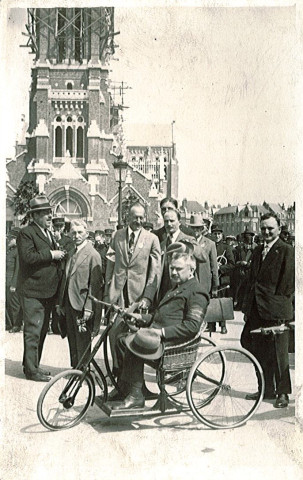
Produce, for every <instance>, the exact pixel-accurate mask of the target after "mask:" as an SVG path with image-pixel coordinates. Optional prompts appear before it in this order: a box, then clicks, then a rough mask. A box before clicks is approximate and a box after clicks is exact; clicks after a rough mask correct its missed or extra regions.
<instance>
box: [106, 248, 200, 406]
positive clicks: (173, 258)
mask: <svg viewBox="0 0 303 480" xmlns="http://www.w3.org/2000/svg"><path fill="white" fill-rule="evenodd" d="M167 254H169V274H170V278H171V280H172V283H173V285H174V287H173V288H172V289H171V290H169V291H168V292H167V293H166V295H165V296H164V297H163V299H162V300H161V301H160V303H159V305H158V308H157V310H156V311H155V313H154V315H153V317H151V315H148V314H145V315H144V314H133V315H134V316H135V317H136V319H137V325H138V324H139V325H145V326H146V325H149V327H148V328H141V329H140V330H138V331H137V332H136V333H130V334H128V335H127V336H123V337H121V338H119V339H117V342H116V349H117V350H118V351H119V355H118V357H119V358H120V359H121V362H122V365H121V371H122V373H121V374H120V375H119V378H118V385H119V389H120V393H119V392H117V391H116V390H114V391H112V392H111V394H110V396H109V399H110V400H123V402H122V403H121V404H118V405H117V406H115V407H113V408H114V409H128V408H129V409H131V408H141V407H144V404H145V397H144V389H143V386H144V374H143V372H144V363H149V364H150V365H152V366H154V367H155V368H157V365H158V364H159V359H160V357H161V356H162V355H163V352H164V348H165V346H171V345H177V344H181V343H184V342H186V341H188V340H190V339H191V338H194V337H195V336H196V335H197V333H198V332H199V330H200V329H201V325H202V322H203V319H204V315H205V312H206V309H207V306H208V302H209V296H208V293H207V292H206V291H205V290H204V288H203V286H202V285H201V284H200V283H199V282H198V281H197V280H196V278H195V277H194V273H195V268H196V261H195V258H194V256H193V246H192V245H191V244H189V243H186V244H184V243H181V242H180V243H179V242H178V243H174V244H172V245H170V246H169V250H168V251H167ZM117 353H118V352H117ZM151 362H152V363H151ZM142 389H143V391H142Z"/></svg>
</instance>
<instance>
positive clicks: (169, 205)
mask: <svg viewBox="0 0 303 480" xmlns="http://www.w3.org/2000/svg"><path fill="white" fill-rule="evenodd" d="M160 210H161V215H162V217H163V219H164V215H165V213H166V212H170V211H171V210H176V211H178V202H177V200H176V199H175V198H173V197H165V198H163V199H162V200H161V202H160ZM180 231H181V232H182V233H184V234H185V235H188V236H191V237H193V236H194V232H193V230H191V228H189V227H187V226H186V225H183V224H182V223H181V222H180ZM153 233H154V234H155V235H156V236H157V237H158V238H159V241H160V243H161V242H163V240H166V235H167V231H166V228H165V225H163V227H161V228H159V229H158V230H153Z"/></svg>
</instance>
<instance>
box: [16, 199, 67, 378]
mask: <svg viewBox="0 0 303 480" xmlns="http://www.w3.org/2000/svg"><path fill="white" fill-rule="evenodd" d="M29 204H30V210H29V213H31V215H32V219H33V222H32V223H31V224H30V225H28V226H27V227H24V228H22V229H21V230H20V232H19V234H18V237H17V248H18V254H19V266H20V268H19V273H18V280H17V290H18V292H19V294H20V299H21V306H22V310H23V321H24V330H23V335H24V356H23V371H24V374H25V376H26V378H27V379H28V380H34V381H36V382H48V381H49V380H50V377H49V372H46V371H45V370H42V369H41V368H40V367H39V363H40V359H41V354H42V349H43V344H44V340H45V336H46V333H47V330H48V327H49V319H50V312H51V310H52V307H53V306H54V305H55V301H56V294H57V290H58V284H59V280H60V270H61V269H60V263H61V260H62V259H63V258H64V255H65V254H64V252H63V251H62V250H58V249H57V246H56V242H55V239H54V237H53V235H52V233H51V231H50V227H51V223H52V208H51V205H50V203H49V201H48V199H47V198H46V197H45V196H44V195H38V196H37V197H35V198H33V199H32V200H31V201H30V203H29Z"/></svg>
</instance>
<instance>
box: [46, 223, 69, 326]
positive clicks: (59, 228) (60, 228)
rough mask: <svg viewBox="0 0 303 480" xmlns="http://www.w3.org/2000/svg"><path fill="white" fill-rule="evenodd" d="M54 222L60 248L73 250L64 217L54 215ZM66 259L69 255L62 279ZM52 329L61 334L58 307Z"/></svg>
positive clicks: (67, 251) (53, 312)
mask: <svg viewBox="0 0 303 480" xmlns="http://www.w3.org/2000/svg"><path fill="white" fill-rule="evenodd" d="M52 224H53V234H54V237H55V240H56V242H57V245H58V248H59V249H60V250H63V251H65V252H66V253H67V254H68V253H69V252H70V251H71V250H73V248H74V244H73V241H72V239H71V238H70V237H69V236H68V235H66V234H65V233H64V230H65V220H64V218H62V217H54V218H53V219H52ZM66 260H67V255H66V256H65V257H64V260H62V262H61V264H60V266H61V277H60V280H61V278H62V276H63V272H64V269H65V265H66ZM50 328H51V329H50V331H49V333H55V334H60V333H61V332H60V322H59V316H58V314H57V311H56V307H55V306H54V308H53V309H52V322H51V326H50Z"/></svg>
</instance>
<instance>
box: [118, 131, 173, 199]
mask: <svg viewBox="0 0 303 480" xmlns="http://www.w3.org/2000/svg"><path fill="white" fill-rule="evenodd" d="M123 133H124V137H125V143H126V146H127V147H126V150H127V153H126V160H127V162H128V164H129V165H130V166H131V167H132V168H133V171H135V172H140V173H141V174H142V175H144V176H145V177H146V178H147V179H148V180H151V182H152V184H153V187H154V188H155V190H156V191H157V192H158V193H160V194H161V196H162V197H166V196H172V197H174V198H178V174H179V172H178V161H177V159H176V147H175V144H172V136H171V125H155V124H138V125H136V124H125V125H123Z"/></svg>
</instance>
